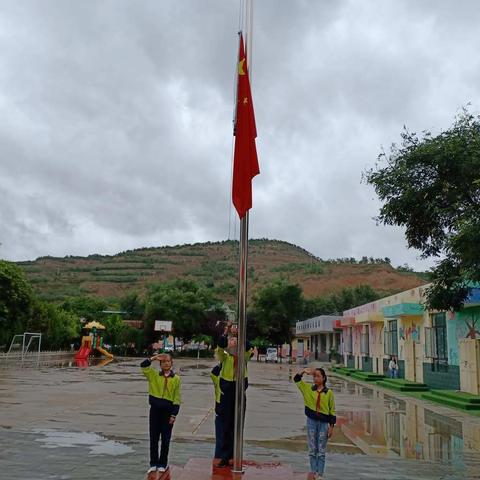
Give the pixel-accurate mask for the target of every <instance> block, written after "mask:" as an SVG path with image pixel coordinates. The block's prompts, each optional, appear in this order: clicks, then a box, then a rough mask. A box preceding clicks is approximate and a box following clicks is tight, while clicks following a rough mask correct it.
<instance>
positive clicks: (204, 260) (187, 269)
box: [18, 239, 425, 302]
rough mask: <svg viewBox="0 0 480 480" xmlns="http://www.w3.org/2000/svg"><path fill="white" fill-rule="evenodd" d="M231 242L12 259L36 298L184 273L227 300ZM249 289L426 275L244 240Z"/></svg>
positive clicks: (309, 291) (111, 293) (404, 285)
mask: <svg viewBox="0 0 480 480" xmlns="http://www.w3.org/2000/svg"><path fill="white" fill-rule="evenodd" d="M237 262H238V242H235V241H224V242H206V243H197V244H193V245H178V246H173V247H151V248H140V249H137V250H130V251H126V252H121V253H118V254H116V255H89V256H88V257H76V256H75V257H74V256H67V257H64V258H56V257H40V258H37V259H36V260H34V261H26V262H18V265H19V266H20V267H21V268H22V269H23V270H24V271H25V272H26V274H27V276H28V278H29V279H30V281H31V282H32V284H33V286H34V288H35V290H36V291H37V293H38V294H39V296H40V297H41V298H44V299H47V300H54V301H60V300H63V299H65V298H67V297H71V296H77V295H96V296H101V297H106V298H119V297H121V296H123V295H124V294H125V293H127V292H128V291H131V290H138V291H143V290H144V289H145V288H146V287H147V285H148V284H149V283H152V282H162V281H168V280H173V279H179V278H181V279H190V280H194V281H196V282H198V283H201V284H203V285H205V286H207V287H209V288H212V289H213V291H214V292H215V293H216V294H217V295H218V296H219V297H220V298H222V299H224V300H225V301H227V302H232V301H234V299H235V295H236V284H237ZM248 276H249V294H250V295H251V294H252V293H254V292H255V290H257V289H258V288H259V287H261V286H263V285H265V284H266V283H268V282H269V281H271V280H274V279H276V278H278V277H284V278H287V279H288V280H290V281H292V282H297V283H298V284H299V285H301V287H302V288H303V290H304V293H305V296H306V297H307V298H311V297H316V296H323V295H328V294H331V293H335V292H337V291H340V290H341V289H342V288H345V287H354V286H357V285H370V286H371V287H372V288H374V289H375V290H377V291H379V292H381V293H385V294H390V293H393V292H398V291H402V290H407V289H409V288H413V287H415V286H418V285H421V284H423V283H425V279H424V278H422V277H421V276H419V275H418V274H416V273H414V272H406V271H399V270H396V269H395V268H393V267H392V266H391V265H390V264H389V263H387V262H386V261H383V260H380V259H377V260H374V259H365V257H364V259H363V260H362V261H356V260H354V259H340V260H322V259H319V258H316V257H315V256H313V255H312V254H311V253H309V252H307V251H306V250H304V249H303V248H301V247H298V246H296V245H292V244H290V243H287V242H283V241H279V240H264V239H262V240H251V241H250V247H249V268H248Z"/></svg>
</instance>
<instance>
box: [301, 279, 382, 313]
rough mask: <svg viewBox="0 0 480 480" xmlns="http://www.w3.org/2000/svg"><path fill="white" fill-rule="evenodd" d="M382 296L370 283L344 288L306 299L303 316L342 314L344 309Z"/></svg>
mask: <svg viewBox="0 0 480 480" xmlns="http://www.w3.org/2000/svg"><path fill="white" fill-rule="evenodd" d="M380 297H381V295H380V294H379V293H377V292H376V291H375V290H374V289H373V288H372V287H371V286H370V285H358V286H356V287H353V288H349V287H347V288H343V289H342V290H341V291H340V292H338V293H333V294H331V295H328V296H327V297H317V298H313V299H308V300H305V306H304V311H303V318H304V319H307V318H312V317H316V316H318V315H341V314H342V312H343V311H344V310H349V309H350V308H353V307H357V306H359V305H363V304H365V303H370V302H373V301H375V300H377V299H379V298H380Z"/></svg>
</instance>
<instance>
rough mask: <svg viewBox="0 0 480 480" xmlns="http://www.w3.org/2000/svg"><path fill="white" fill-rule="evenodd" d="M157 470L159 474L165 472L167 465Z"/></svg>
mask: <svg viewBox="0 0 480 480" xmlns="http://www.w3.org/2000/svg"><path fill="white" fill-rule="evenodd" d="M157 470H158V471H159V472H161V473H163V472H166V471H167V470H168V465H167V466H166V467H158V469H157Z"/></svg>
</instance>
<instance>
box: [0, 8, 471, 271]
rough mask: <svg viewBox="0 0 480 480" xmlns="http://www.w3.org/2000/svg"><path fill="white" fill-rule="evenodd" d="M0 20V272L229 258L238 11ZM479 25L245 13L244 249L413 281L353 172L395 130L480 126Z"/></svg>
mask: <svg viewBox="0 0 480 480" xmlns="http://www.w3.org/2000/svg"><path fill="white" fill-rule="evenodd" d="M1 9H2V12H1V15H0V113H1V116H0V118H1V120H0V227H1V230H0V242H1V243H2V245H1V246H0V255H1V256H3V257H5V258H9V259H14V260H19V259H25V258H34V257H36V256H39V255H47V254H51V255H67V254H88V253H93V252H100V253H115V252H117V251H121V250H125V249H128V248H135V247H141V246H146V245H161V244H165V243H183V242H195V241H204V240H219V239H224V238H226V237H227V236H228V226H229V213H230V211H231V208H230V206H229V189H230V173H231V147H232V128H231V127H232V124H231V121H232V110H233V92H234V69H235V57H236V52H237V36H236V31H237V28H238V3H237V2H226V1H224V0H217V1H214V0H209V1H201V2H200V1H197V0H190V1H187V0H185V1H183V2H178V1H173V0H171V1H163V2H158V1H146V0H144V1H142V2H129V1H122V0H117V1H113V0H112V1H107V0H104V1H84V2H65V1H61V0H43V1H42V2H37V1H34V0H24V1H22V2H18V1H13V0H12V1H4V2H2V6H1ZM479 17H480V11H479V10H478V8H477V6H476V3H475V2H473V1H470V2H468V1H465V2H461V3H460V4H455V5H453V4H452V2H449V1H447V0H444V1H434V0H430V1H427V2H414V1H413V0H409V1H404V2H383V1H380V0H377V1H370V2H354V1H353V0H350V1H347V0H343V1H340V0H339V1H333V0H331V1H326V2H307V1H302V2H300V1H299V2H278V1H274V0H262V1H260V0H256V2H255V31H254V51H253V55H252V60H253V65H252V66H253V71H252V73H253V95H254V101H255V111H256V115H257V127H258V134H259V137H258V151H259V155H260V164H261V171H262V173H261V175H260V176H259V177H257V178H256V179H255V186H254V210H253V212H252V216H251V230H250V231H251V235H252V236H255V237H270V238H281V239H285V240H289V241H292V242H294V243H296V244H299V245H302V246H304V247H305V248H307V249H309V250H311V251H312V252H313V253H315V254H316V255H318V256H321V257H339V256H357V257H358V256H362V255H368V256H375V257H378V256H382V257H383V256H389V257H391V258H392V259H393V261H394V262H395V263H403V262H409V263H411V264H414V265H417V266H419V267H421V266H425V265H428V263H424V262H421V261H419V260H418V259H417V253H416V252H413V251H409V250H407V249H406V247H405V240H404V237H403V232H402V231H401V229H396V228H386V227H377V226H376V225H375V222H374V221H373V220H372V217H374V216H375V215H376V213H377V211H378V207H379V204H378V201H377V200H376V198H375V195H374V192H372V190H371V189H370V188H369V187H367V186H366V185H363V184H360V178H361V172H362V171H363V170H364V169H365V168H366V167H368V166H371V165H372V164H373V163H374V162H375V159H376V156H377V154H378V153H379V151H380V149H381V147H382V146H387V147H388V145H389V144H390V143H391V142H392V141H397V140H398V138H399V133H400V131H401V129H402V127H403V125H404V124H406V125H408V126H409V127H411V128H412V129H414V130H415V129H417V130H422V129H425V128H428V129H433V130H438V129H440V128H444V127H446V126H448V125H449V124H450V123H451V121H452V117H453V115H454V114H455V113H456V112H457V111H458V109H459V107H461V106H462V105H465V104H466V103H467V102H472V105H473V108H474V109H476V108H478V104H479V95H480V78H479V76H480V73H479V72H480V69H479V65H478V64H479V62H480V60H479V58H478V55H477V51H478V44H479V41H480V31H478V28H477V26H478V24H479V20H480V18H479ZM232 218H233V213H232ZM233 232H234V228H233V226H232V228H231V235H233ZM236 232H237V233H238V228H237V229H236Z"/></svg>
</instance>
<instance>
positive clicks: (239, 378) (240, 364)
mask: <svg viewBox="0 0 480 480" xmlns="http://www.w3.org/2000/svg"><path fill="white" fill-rule="evenodd" d="M241 5H242V2H241ZM241 13H242V12H241ZM252 23H253V0H245V27H246V28H245V30H246V31H245V33H246V41H247V44H246V52H245V53H246V58H247V59H248V60H247V67H248V66H249V65H250V67H251V60H250V59H251V58H252ZM248 75H249V80H250V79H251V74H250V69H248ZM235 105H236V108H238V104H237V101H235ZM235 118H237V117H236V116H235ZM248 220H249V212H248V210H247V211H246V213H245V215H244V216H243V217H242V218H241V219H240V243H239V247H240V248H239V274H238V329H237V330H238V333H237V365H236V371H235V375H236V385H235V427H234V448H233V472H235V473H243V430H244V426H245V406H246V405H245V402H246V397H245V371H246V361H245V350H246V340H247V263H248Z"/></svg>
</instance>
